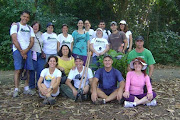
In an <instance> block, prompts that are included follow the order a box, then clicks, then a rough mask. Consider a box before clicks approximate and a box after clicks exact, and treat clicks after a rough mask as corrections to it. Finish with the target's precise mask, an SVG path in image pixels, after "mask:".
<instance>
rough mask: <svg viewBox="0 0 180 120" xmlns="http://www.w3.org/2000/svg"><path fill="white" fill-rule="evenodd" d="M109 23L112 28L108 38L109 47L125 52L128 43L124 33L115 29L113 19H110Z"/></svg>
mask: <svg viewBox="0 0 180 120" xmlns="http://www.w3.org/2000/svg"><path fill="white" fill-rule="evenodd" d="M110 25H111V30H112V34H111V35H110V36H109V38H108V41H109V43H110V49H113V50H115V51H117V52H122V53H125V50H126V49H127V44H128V43H127V38H126V35H125V33H124V32H122V31H118V30H117V23H116V22H115V21H112V22H111V24H110Z"/></svg>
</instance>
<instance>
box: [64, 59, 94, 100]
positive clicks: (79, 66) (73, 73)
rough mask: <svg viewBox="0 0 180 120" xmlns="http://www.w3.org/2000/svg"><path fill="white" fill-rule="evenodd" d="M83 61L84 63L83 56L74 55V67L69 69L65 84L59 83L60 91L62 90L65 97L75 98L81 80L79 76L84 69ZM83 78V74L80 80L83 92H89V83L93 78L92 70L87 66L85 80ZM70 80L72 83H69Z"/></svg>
mask: <svg viewBox="0 0 180 120" xmlns="http://www.w3.org/2000/svg"><path fill="white" fill-rule="evenodd" d="M83 63H84V61H83V58H82V57H81V56H76V58H75V69H71V70H70V72H69V75H68V78H67V80H66V82H65V84H62V85H61V91H62V92H63V93H62V94H65V95H66V96H67V97H69V98H71V99H73V100H75V98H76V96H77V93H78V88H79V86H80V82H81V77H82V75H83V71H84V69H85V67H84V66H83ZM84 78H85V74H84V77H83V80H82V84H81V88H82V89H83V94H87V93H88V92H89V84H91V82H92V78H93V74H92V70H91V69H90V68H88V73H87V77H86V82H85V79H84ZM71 81H73V82H74V85H73V84H72V83H71ZM84 82H85V84H84Z"/></svg>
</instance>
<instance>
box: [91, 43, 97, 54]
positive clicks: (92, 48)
mask: <svg viewBox="0 0 180 120" xmlns="http://www.w3.org/2000/svg"><path fill="white" fill-rule="evenodd" d="M90 50H91V51H92V52H93V53H96V55H97V56H99V53H98V52H97V51H96V50H95V49H94V47H93V43H91V44H90Z"/></svg>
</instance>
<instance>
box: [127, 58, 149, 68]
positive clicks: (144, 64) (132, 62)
mask: <svg viewBox="0 0 180 120" xmlns="http://www.w3.org/2000/svg"><path fill="white" fill-rule="evenodd" d="M137 61H139V62H140V63H141V64H142V65H143V67H142V70H145V69H146V68H147V64H146V63H144V62H142V61H141V60H139V59H138V58H136V59H135V60H133V61H131V63H130V68H131V69H134V62H137Z"/></svg>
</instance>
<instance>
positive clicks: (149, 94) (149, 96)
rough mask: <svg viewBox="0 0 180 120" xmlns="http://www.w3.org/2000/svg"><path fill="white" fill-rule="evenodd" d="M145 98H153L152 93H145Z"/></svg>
mask: <svg viewBox="0 0 180 120" xmlns="http://www.w3.org/2000/svg"><path fill="white" fill-rule="evenodd" d="M147 99H148V100H149V101H151V100H152V99H153V94H152V93H148V94H147Z"/></svg>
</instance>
